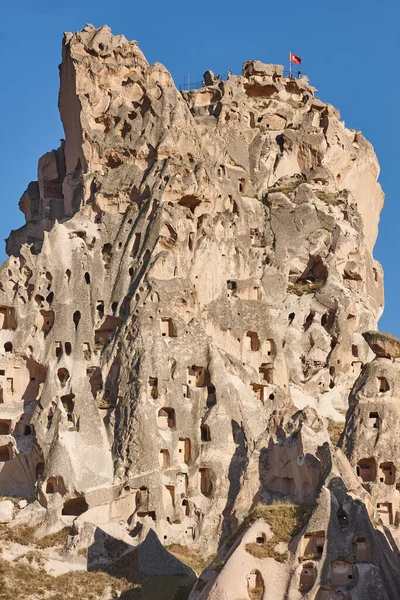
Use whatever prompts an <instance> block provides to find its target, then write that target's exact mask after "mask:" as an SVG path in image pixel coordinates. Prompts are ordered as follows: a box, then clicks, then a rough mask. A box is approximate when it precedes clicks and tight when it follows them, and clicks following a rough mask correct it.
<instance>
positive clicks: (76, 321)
mask: <svg viewBox="0 0 400 600" xmlns="http://www.w3.org/2000/svg"><path fill="white" fill-rule="evenodd" d="M72 320H73V322H74V325H75V329H78V325H79V321H80V320H81V313H80V311H79V310H76V311H75V312H74V314H73V317H72Z"/></svg>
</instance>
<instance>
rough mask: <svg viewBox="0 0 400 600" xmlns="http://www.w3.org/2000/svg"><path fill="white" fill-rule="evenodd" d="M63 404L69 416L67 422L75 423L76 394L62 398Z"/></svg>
mask: <svg viewBox="0 0 400 600" xmlns="http://www.w3.org/2000/svg"><path fill="white" fill-rule="evenodd" d="M61 404H62V405H63V408H64V410H65V412H66V414H67V420H68V421H69V422H70V423H75V416H74V408H75V394H68V395H67V396H61Z"/></svg>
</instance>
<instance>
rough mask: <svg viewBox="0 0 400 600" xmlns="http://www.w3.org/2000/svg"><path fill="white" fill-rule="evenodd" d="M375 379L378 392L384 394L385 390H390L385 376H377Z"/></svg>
mask: <svg viewBox="0 0 400 600" xmlns="http://www.w3.org/2000/svg"><path fill="white" fill-rule="evenodd" d="M376 379H377V386H378V392H379V393H380V394H384V393H385V392H388V391H389V390H390V387H389V383H388V380H387V379H386V377H377V378H376Z"/></svg>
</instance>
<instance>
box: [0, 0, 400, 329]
mask: <svg viewBox="0 0 400 600" xmlns="http://www.w3.org/2000/svg"><path fill="white" fill-rule="evenodd" d="M399 21H400V3H399V2H398V0H381V1H380V2H377V1H376V0H375V1H373V0H364V1H363V2H361V1H358V0H335V2H332V1H331V2H328V1H327V0H325V2H323V1H321V0H319V1H318V2H317V1H316V0H308V1H307V2H306V1H304V0H303V1H300V0H297V1H293V0H286V1H285V2H276V1H275V0H274V2H270V1H269V0H263V1H260V0H257V1H253V2H243V3H239V2H235V1H234V0H233V1H230V2H227V1H226V0H221V1H220V2H218V3H217V2H206V3H199V2H188V1H186V2H183V1H182V0H169V2H167V1H163V2H161V1H160V0H153V2H140V3H139V2H128V1H126V0H122V1H118V0H115V1H114V2H109V1H108V2H105V1H104V0H96V1H94V0H89V1H85V0H81V1H78V0H68V2H65V3H62V2H55V1H54V0H51V1H49V0H37V1H35V2H32V0H29V1H28V0H22V1H19V2H18V1H14V2H6V3H4V4H3V6H2V19H1V22H0V61H1V69H2V73H1V79H2V86H1V94H0V127H1V129H0V165H1V167H0V168H1V179H0V181H1V202H2V215H1V220H0V239H3V238H6V237H7V236H8V234H9V232H10V230H11V229H16V228H17V227H19V226H20V225H22V224H23V215H22V213H20V212H19V210H18V201H19V198H20V196H21V194H22V193H23V191H24V189H25V187H26V185H27V184H28V183H29V181H32V180H34V179H36V168H37V160H38V158H39V157H40V156H41V155H42V154H43V153H44V152H47V151H48V150H51V149H52V148H56V147H57V146H58V142H59V139H60V138H61V137H63V132H62V127H61V123H60V120H59V115H58V109H57V94H58V64H59V62H60V59H61V40H62V33H63V31H76V30H78V29H82V28H83V27H84V26H85V24H86V23H93V24H94V25H95V26H100V25H103V24H105V23H106V24H108V25H110V27H111V28H112V31H113V33H116V34H120V33H122V34H124V35H125V36H126V37H127V38H128V39H136V40H137V41H138V43H139V45H140V47H141V49H142V51H143V52H144V54H145V55H146V57H147V59H148V60H149V61H150V62H155V61H160V62H162V63H163V64H164V65H165V66H166V67H167V68H168V69H169V70H170V72H171V73H172V75H173V77H174V79H175V83H176V84H177V85H179V84H180V83H183V81H184V78H185V77H186V76H187V75H188V74H190V78H191V80H192V81H195V80H199V79H201V76H202V73H203V72H204V71H205V70H206V69H212V70H213V71H215V72H220V73H225V72H226V71H227V70H228V69H231V70H232V71H233V72H234V73H236V74H239V73H240V69H241V63H242V62H243V61H245V60H249V59H259V60H262V61H263V62H271V63H281V64H282V63H284V64H285V65H286V66H287V58H288V54H289V51H290V50H292V52H294V53H295V54H297V55H298V56H300V57H301V58H302V59H303V64H302V70H303V71H304V72H305V73H306V74H307V75H308V76H309V78H310V82H311V84H312V85H314V86H315V87H317V88H318V90H319V91H318V95H319V97H320V98H321V99H322V100H325V101H328V102H330V103H331V104H334V105H335V106H336V107H337V108H339V109H340V111H341V114H342V118H343V119H344V120H345V122H346V125H347V126H348V127H350V128H352V129H357V130H361V131H362V132H363V134H364V135H365V136H366V137H367V139H368V140H369V141H370V142H371V143H372V144H373V146H374V148H375V151H376V153H377V155H378V158H379V162H380V165H381V176H380V182H381V185H382V187H383V189H384V191H385V193H386V204H385V208H384V210H383V213H382V216H381V223H380V233H379V238H378V243H377V245H376V247H375V257H376V258H377V259H378V260H380V261H381V263H382V264H383V268H384V271H385V302H386V308H385V312H384V315H383V317H382V319H381V321H380V324H379V327H380V329H381V330H384V331H390V332H391V333H393V334H395V335H397V336H399V337H400V320H399V319H398V315H397V304H398V298H399V296H400V278H399V266H398V262H399V257H400V231H399V226H400V225H399V223H400V208H399V204H398V187H399V186H398V179H397V176H398V171H400V164H399V159H398V148H397V145H398V143H399V140H400V124H399V123H400V121H399V117H398V110H399V99H400V67H399V64H400V62H399V60H398V59H399V57H400V29H399V26H398V24H399ZM4 258H5V252H4V244H0V259H1V260H3V259H4Z"/></svg>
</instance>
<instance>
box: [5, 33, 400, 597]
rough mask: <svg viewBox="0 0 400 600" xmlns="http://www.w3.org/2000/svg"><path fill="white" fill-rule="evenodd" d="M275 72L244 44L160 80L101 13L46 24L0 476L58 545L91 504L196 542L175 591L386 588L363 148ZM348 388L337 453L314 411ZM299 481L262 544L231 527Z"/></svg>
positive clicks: (362, 593) (371, 189)
mask: <svg viewBox="0 0 400 600" xmlns="http://www.w3.org/2000/svg"><path fill="white" fill-rule="evenodd" d="M282 71H283V69H282V67H281V66H279V65H265V64H263V63H261V62H259V61H248V62H247V63H245V64H244V69H243V75H242V76H240V77H239V76H232V77H230V78H229V79H228V80H227V81H220V80H217V79H215V77H214V76H213V75H212V73H211V72H209V73H208V74H207V83H210V85H207V86H205V87H203V88H201V89H198V90H192V91H189V92H183V93H180V92H179V91H178V90H177V89H176V87H175V84H174V82H173V80H172V78H171V76H170V74H169V73H168V71H167V70H166V69H165V68H164V67H163V66H162V65H161V64H159V63H155V64H154V65H149V64H148V63H147V61H146V59H145V58H144V56H143V54H142V53H141V51H140V50H139V48H138V46H137V44H136V42H128V41H127V40H126V39H125V38H124V37H123V36H112V34H111V32H110V30H109V28H108V27H102V28H100V29H95V28H94V27H92V26H90V25H88V26H86V27H85V29H84V30H82V31H80V32H78V33H76V34H66V35H65V38H64V42H63V61H62V65H61V71H60V73H61V85H60V96H59V106H60V113H61V118H62V121H63V125H64V129H65V142H62V144H61V147H60V148H59V149H57V150H53V151H51V152H49V153H47V154H45V155H44V156H43V157H42V158H41V159H40V160H39V167H38V182H33V183H31V184H29V186H28V188H27V190H26V192H25V193H24V194H23V196H22V198H21V202H20V207H21V210H22V211H23V212H24V214H25V217H26V225H25V226H24V227H23V228H21V229H20V230H18V231H16V232H12V233H11V235H10V237H9V239H8V241H7V248H8V252H9V254H10V258H9V260H8V261H7V262H6V263H5V264H4V265H3V267H2V270H1V273H0V283H1V288H0V313H1V318H0V325H1V331H0V336H1V338H0V350H1V355H0V384H1V393H2V395H1V397H2V404H0V433H1V435H0V460H1V462H0V494H3V495H13V494H14V495H18V496H21V497H25V498H27V499H31V498H33V497H34V496H35V495H36V496H37V498H38V499H39V502H40V504H41V505H42V506H43V507H45V508H46V512H45V514H46V516H45V518H44V520H43V519H42V521H43V523H42V527H43V531H45V530H46V528H47V529H52V530H53V529H56V528H57V527H60V526H61V524H70V523H72V521H74V520H75V531H77V532H78V533H77V535H76V539H75V540H74V541H73V542H71V548H75V549H77V548H78V547H79V544H81V545H84V543H85V542H84V540H85V539H86V538H85V535H87V536H89V534H87V532H88V531H90V532H91V533H90V535H91V536H92V537H91V538H90V539H91V541H90V543H92V542H93V535H92V534H93V527H94V526H95V525H97V526H100V525H101V527H102V528H105V527H109V528H112V531H113V532H114V533H113V535H116V536H117V534H116V533H115V531H117V530H118V528H119V531H120V535H121V539H124V536H125V537H127V534H128V532H132V535H131V536H130V539H131V540H133V541H132V543H133V544H137V545H139V544H141V541H142V539H143V535H142V537H140V531H141V529H142V532H143V531H144V530H146V531H147V530H148V529H149V528H151V529H154V531H155V532H156V533H157V535H158V537H159V539H160V540H161V542H162V543H163V544H164V545H169V544H179V545H181V546H185V547H189V548H190V549H192V550H193V549H194V550H196V551H198V552H200V553H202V555H203V556H207V557H208V556H210V555H212V554H217V552H218V557H217V558H216V559H215V560H216V561H217V563H219V566H218V568H217V567H215V565H214V568H213V567H209V568H208V569H207V570H206V571H205V572H204V573H203V575H202V577H201V579H200V580H199V582H198V584H197V586H196V588H195V589H194V590H193V592H192V595H191V598H193V599H194V598H199V600H200V599H201V600H203V599H204V600H205V599H206V598H210V599H213V600H222V599H225V598H226V599H227V600H228V599H229V600H242V598H247V597H249V598H251V599H253V600H254V598H256V597H257V598H258V597H260V598H261V596H256V594H257V593H259V592H257V589H261V593H262V594H264V596H263V598H264V599H265V598H268V599H271V600H280V599H282V600H283V599H284V598H290V599H293V600H297V599H298V598H300V597H303V596H305V594H308V595H307V596H306V597H308V598H319V599H320V600H321V599H325V600H326V599H329V600H332V599H333V598H349V597H351V598H353V599H356V598H357V599H361V598H363V599H364V598H367V599H368V598H374V600H377V599H378V598H382V599H383V598H385V599H386V598H393V599H394V598H395V596H393V595H390V585H391V584H392V583H393V581H397V578H398V573H397V570H396V569H397V567H395V569H394V574H392V575H391V578H389V579H388V578H387V568H386V567H385V566H384V565H382V564H381V563H380V559H379V553H380V552H382V551H384V552H389V551H388V550H387V548H386V546H385V543H386V541H385V539H386V538H384V533H380V534H379V535H380V536H381V537H382V539H380V538H379V536H377V534H375V533H374V529H373V527H372V525H371V522H370V520H369V516H368V512H369V514H370V515H372V514H373V512H374V502H377V498H379V502H383V500H382V499H381V498H383V497H384V495H383V496H380V495H379V494H378V492H376V494H375V492H373V493H372V494H370V492H369V491H368V490H366V489H364V488H363V487H362V486H361V483H360V481H359V479H358V478H357V473H356V472H355V470H354V469H355V465H356V463H357V461H358V459H359V458H369V457H371V456H372V455H373V452H375V450H374V448H373V444H372V441H371V444H372V446H371V448H370V447H368V452H367V450H365V451H364V446H363V444H364V443H366V442H365V440H363V436H364V434H363V433H362V428H361V426H359V421H360V419H361V420H362V419H364V417H365V415H364V413H363V412H362V411H363V410H364V409H362V405H363V398H364V397H368V398H369V397H370V396H373V395H374V393H376V390H375V389H374V390H372V388H370V387H368V386H369V383H368V381H369V379H368V378H367V379H366V377H367V375H366V374H368V377H372V378H373V377H381V375H375V371H376V373H378V371H379V373H380V372H381V370H383V371H382V372H385V373H386V371H387V370H390V372H391V373H394V375H393V377H394V378H396V375H395V370H396V369H397V366H396V365H395V364H394V363H392V362H391V361H390V360H389V361H388V359H382V358H377V359H375V360H374V361H372V363H368V365H366V366H364V365H365V363H367V362H368V361H370V360H371V359H372V358H373V352H372V351H371V349H370V347H369V345H368V344H369V343H370V342H369V341H368V339H367V341H368V343H367V342H366V341H365V340H364V338H363V336H362V333H363V332H365V331H366V330H372V329H374V328H376V323H377V320H378V318H379V316H380V315H381V312H382V310H383V285H382V269H381V267H380V265H379V263H377V262H376V261H374V259H373V256H372V247H373V244H374V242H375V238H376V233H377V225H378V220H379V213H380V210H381V208H382V202H383V195H382V192H381V189H380V186H379V184H378V183H377V181H376V179H377V176H378V172H379V168H378V163H377V160H376V157H375V155H374V152H373V150H372V148H371V146H370V145H369V144H368V142H366V140H364V138H363V137H362V136H361V134H360V133H359V132H354V131H352V130H348V129H346V128H345V126H344V124H343V122H341V121H340V118H339V113H338V111H337V110H336V109H335V108H333V107H332V106H330V105H328V104H325V103H324V102H322V101H321V100H319V99H318V98H316V97H315V91H316V90H315V88H313V87H311V86H310V85H309V83H308V80H307V78H306V77H302V78H300V79H287V78H285V77H283V75H282ZM382 343H383V342H382ZM382 343H381V342H379V344H378V345H379V347H381V345H382ZM371 347H372V346H371ZM385 348H386V346H385ZM391 348H392V346H391ZM372 349H373V350H374V351H375V346H374V347H373V348H372ZM385 352H386V353H388V355H389V356H391V357H394V354H393V350H391V349H389V350H388V349H387V348H386V350H385ZM379 361H383V363H382V366H381V362H379ZM378 367H379V368H378ZM388 372H389V371H388ZM360 373H361V375H360ZM359 375H360V377H359ZM358 377H359V378H358ZM385 377H386V375H385ZM357 378H358V379H357ZM387 378H388V379H390V377H389V375H387ZM356 380H357V383H356V384H355V386H356V387H355V388H353V385H354V383H355V381H356ZM360 382H361V383H360ZM352 388H353V392H352V394H351V396H350V399H351V408H350V410H349V416H348V419H347V423H346V437H345V438H344V439H345V442H343V443H344V446H343V447H344V450H345V453H346V455H347V457H348V459H349V460H348V459H347V458H346V456H345V455H344V454H343V453H342V452H341V451H340V450H337V449H335V448H334V446H333V445H332V443H331V442H330V439H329V434H328V431H327V427H326V426H327V421H326V417H330V418H331V419H333V420H336V421H343V416H342V415H341V414H340V410H343V409H346V408H347V406H348V395H349V392H350V390H351V389H352ZM360 390H361V391H360ZM360 394H361V396H360ZM392 404H393V405H390V406H389V405H388V406H387V407H386V409H385V410H387V411H388V415H389V417H390V418H391V419H397V418H398V417H397V409H396V408H395V405H394V403H392ZM368 410H369V409H368ZM371 410H372V409H371ZM374 410H375V409H374ZM357 411H358V412H357ZM360 415H361V416H360ZM365 418H366V417H365ZM368 418H369V417H368ZM357 419H358V421H357ZM353 430H354V431H353ZM366 439H367V438H366ZM357 440H359V441H357ZM368 440H369V437H368ZM371 440H372V438H371ZM368 443H369V442H368ZM385 443H386V442H385ZM382 444H384V442H383V441H382ZM392 446H393V447H391V450H390V453H391V455H396V453H397V455H396V456H400V455H399V453H398V451H397V447H396V446H395V443H394V442H393V444H392ZM356 447H357V448H356ZM354 448H356V449H354ZM365 452H367V454H368V456H367V455H366V454H365ZM388 453H389V452H386V450H385V448H384V447H383V448H382V450H381V449H379V457H378V458H377V460H378V462H379V461H383V462H385V461H386V462H387V461H389V460H391V461H392V462H393V463H394V464H395V465H396V464H397V463H396V462H395V460H394V459H393V458H390V457H388V456H387V454H388ZM390 453H389V454H390ZM396 460H397V458H396ZM377 464H378V463H377ZM380 464H381V463H380V462H379V465H380ZM379 465H378V466H377V468H380V467H379ZM395 468H396V469H397V467H395ZM398 468H400V465H399V466H398ZM382 469H383V467H382ZM384 477H389V475H387V474H386V471H385V475H384ZM390 485H392V487H393V484H390ZM378 487H379V486H378ZM381 488H382V486H380V487H379V490H381ZM377 489H378V488H377ZM382 490H384V491H386V488H382ZM382 490H381V491H382ZM379 493H380V492H379ZM382 493H383V492H382ZM391 493H392V496H393V498H394V495H395V494H397V493H398V491H396V488H394V489H393V490H392V492H391ZM392 496H391V498H392ZM318 497H319V498H320V504H319V505H318V507H317V508H316V509H315V511H314V513H313V515H312V517H311V520H310V521H309V522H308V523H307V522H306V521H305V522H304V528H303V530H302V531H300V530H299V531H297V532H296V534H293V535H295V537H293V535H292V536H291V539H281V540H280V541H279V540H278V541H277V546H276V547H277V548H278V550H276V552H278V554H280V555H283V556H284V558H283V559H276V557H275V558H274V554H273V553H272V555H271V554H270V555H268V556H264V557H261V558H260V557H255V556H254V555H253V554H251V553H250V554H249V553H248V552H247V550H246V547H245V546H246V544H248V543H253V542H252V541H251V540H252V539H253V537H254V535H255V536H256V538H257V537H258V538H260V539H259V540H258V541H257V540H256V541H255V542H254V543H255V544H258V543H260V544H261V545H262V544H263V543H264V542H265V543H266V542H269V539H270V538H269V537H268V536H269V535H270V529H269V525H267V524H266V523H265V522H264V521H257V522H256V523H255V525H254V526H252V527H253V528H251V529H249V530H248V531H247V533H245V535H244V537H242V536H243V531H244V528H245V525H246V523H247V521H246V515H248V513H249V511H251V509H252V508H253V507H254V505H255V504H256V503H257V502H261V503H266V504H270V503H271V502H272V501H279V502H282V501H292V502H295V503H298V504H310V503H313V502H315V500H316V498H318ZM391 502H394V499H392V500H391ZM366 507H367V508H366ZM367 509H368V510H367ZM349 519H350V520H349ZM243 522H244V525H241V524H242V523H243ZM271 527H272V526H271ZM253 529H254V531H253ZM259 530H260V531H261V533H262V535H261V534H260V535H257V532H258V531H259ZM85 531H86V533H85ZM138 532H139V533H138ZM321 532H322V533H321ZM264 534H265V536H266V537H265V540H264V542H262V541H260V540H261V538H263V535H264ZM138 536H139V537H138ZM374 536H375V537H374ZM89 537H90V536H89ZM89 537H87V539H89ZM128 537H129V536H128ZM250 538H251V539H250ZM325 538H326V539H327V540H328V542H327V543H326V544H325V545H324V542H323V541H322V542H321V540H323V539H325ZM366 538H368V540H369V541H368V544H367V543H366V542H365V539H366ZM232 539H233V540H234V542H232ZM263 539H264V538H263ZM361 539H364V542H363V541H357V540H361ZM229 540H230V541H229ZM87 543H89V542H87ZM357 544H358V545H357ZM322 546H323V550H321V551H320V549H321V547H322ZM306 547H307V548H308V547H309V548H311V549H312V551H310V552H308V551H306V550H305V548H306ZM317 547H318V549H317ZM288 550H289V551H290V553H289V554H288V555H287V557H285V556H286V555H285V552H287V551H288ZM71 551H72V550H71ZM357 552H358V554H357ZM363 553H364V554H363ZM309 555H310V556H312V558H307V557H308V556H309ZM360 556H361V557H364V556H366V557H367V558H368V560H367V559H365V560H364V559H363V558H360ZM304 557H305V558H304ZM357 557H358V558H357ZM299 558H300V559H301V561H303V562H304V560H307V561H308V560H310V561H311V563H312V564H311V565H309V566H308V567H307V568H306V569H303V567H302V566H301V565H302V564H303V562H299V560H298V559H299ZM303 558H304V560H303ZM388 560H389V559H388ZM390 560H391V559H390ZM263 561H264V562H263ZM306 564H307V563H306ZM221 565H222V566H223V568H222V571H221V572H220V573H219V570H220V568H221ZM240 565H242V567H241V566H240ZM243 565H245V567H246V569H244V566H243ZM271 570H272V571H273V572H274V576H273V577H269V575H268V573H270V572H271ZM245 571H246V572H245ZM388 582H389V583H390V585H389V583H388ZM368 586H369V587H368ZM368 590H369V591H368ZM371 590H372V592H371ZM388 590H389V591H388ZM381 592H382V593H381ZM345 593H348V594H350V596H349V595H348V596H347V597H346V596H345V595H343V594H345ZM246 594H247V596H246ZM379 594H380V595H379Z"/></svg>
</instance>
